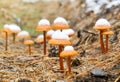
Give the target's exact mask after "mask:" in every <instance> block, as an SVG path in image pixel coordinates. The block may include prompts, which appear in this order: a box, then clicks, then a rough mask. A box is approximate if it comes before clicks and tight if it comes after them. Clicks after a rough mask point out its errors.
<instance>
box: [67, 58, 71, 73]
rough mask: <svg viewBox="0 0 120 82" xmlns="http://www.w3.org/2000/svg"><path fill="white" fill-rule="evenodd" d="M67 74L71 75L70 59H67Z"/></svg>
mask: <svg viewBox="0 0 120 82" xmlns="http://www.w3.org/2000/svg"><path fill="white" fill-rule="evenodd" d="M68 72H69V74H71V57H70V56H69V57H68Z"/></svg>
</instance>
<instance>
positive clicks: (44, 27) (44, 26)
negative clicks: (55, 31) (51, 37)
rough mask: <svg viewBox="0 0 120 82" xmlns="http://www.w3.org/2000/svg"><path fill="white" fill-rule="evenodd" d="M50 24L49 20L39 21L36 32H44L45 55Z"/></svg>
mask: <svg viewBox="0 0 120 82" xmlns="http://www.w3.org/2000/svg"><path fill="white" fill-rule="evenodd" d="M50 29H51V27H50V22H49V21H48V20H47V19H42V20H40V21H39V23H38V26H37V28H36V31H43V35H44V55H46V31H48V30H50Z"/></svg>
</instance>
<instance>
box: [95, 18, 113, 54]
mask: <svg viewBox="0 0 120 82" xmlns="http://www.w3.org/2000/svg"><path fill="white" fill-rule="evenodd" d="M93 28H94V29H96V30H99V31H100V44H101V49H102V53H105V47H104V42H103V35H102V32H103V31H104V30H106V29H109V28H111V25H110V23H109V22H108V21H107V20H106V19H103V18H101V19H99V20H97V22H96V24H95V26H94V27H93Z"/></svg>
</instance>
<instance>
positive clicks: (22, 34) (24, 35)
mask: <svg viewBox="0 0 120 82" xmlns="http://www.w3.org/2000/svg"><path fill="white" fill-rule="evenodd" d="M29 37H30V35H29V33H28V32H27V31H21V32H19V33H18V34H17V38H19V39H22V40H23V42H24V40H25V39H28V38H29Z"/></svg>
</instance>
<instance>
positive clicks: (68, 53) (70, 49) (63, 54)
mask: <svg viewBox="0 0 120 82" xmlns="http://www.w3.org/2000/svg"><path fill="white" fill-rule="evenodd" d="M76 55H77V52H76V51H75V50H74V48H73V47H72V46H66V47H65V48H64V51H62V52H61V53H60V57H67V58H68V71H69V73H70V74H71V56H76Z"/></svg>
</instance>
